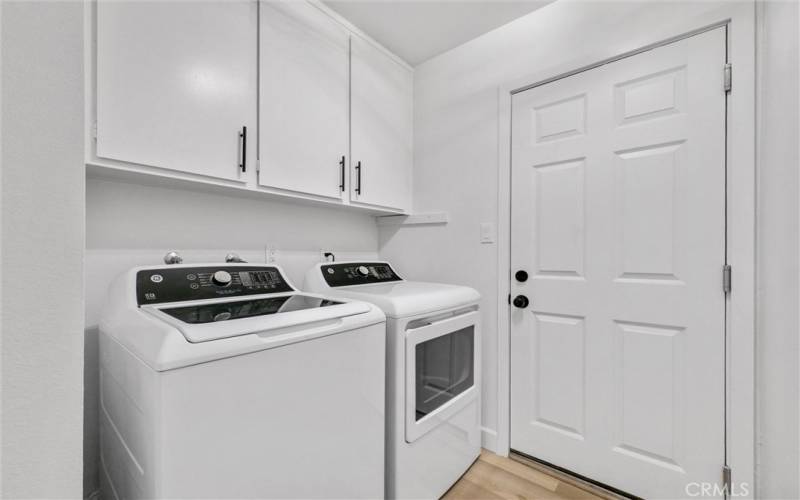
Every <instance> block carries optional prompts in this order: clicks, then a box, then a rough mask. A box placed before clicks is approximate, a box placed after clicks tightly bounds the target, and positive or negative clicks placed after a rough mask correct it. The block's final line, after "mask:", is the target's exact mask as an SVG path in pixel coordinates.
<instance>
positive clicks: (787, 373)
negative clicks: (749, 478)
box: [380, 0, 800, 497]
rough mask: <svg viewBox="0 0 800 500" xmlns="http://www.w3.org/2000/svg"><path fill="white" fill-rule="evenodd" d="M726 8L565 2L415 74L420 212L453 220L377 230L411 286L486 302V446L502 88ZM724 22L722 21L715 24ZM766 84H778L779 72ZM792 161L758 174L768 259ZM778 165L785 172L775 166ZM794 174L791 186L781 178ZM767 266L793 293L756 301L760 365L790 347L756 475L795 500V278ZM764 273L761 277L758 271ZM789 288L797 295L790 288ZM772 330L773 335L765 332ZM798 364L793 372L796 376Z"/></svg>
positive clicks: (780, 35) (385, 252) (490, 435)
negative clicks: (460, 289) (452, 288)
mask: <svg viewBox="0 0 800 500" xmlns="http://www.w3.org/2000/svg"><path fill="white" fill-rule="evenodd" d="M795 8H796V7H795ZM724 9H725V2H711V1H708V2H686V3H681V2H660V1H650V2H619V3H613V2H582V1H571V0H560V1H558V2H555V3H553V4H550V5H548V6H545V7H543V8H542V9H540V10H538V11H536V12H533V13H531V14H529V15H528V16H525V17H523V18H520V19H518V20H516V21H514V22H512V23H510V24H508V25H506V26H503V27H501V28H498V29H497V30H494V31H492V32H490V33H487V34H486V35H484V36H482V37H479V38H477V39H475V40H472V41H470V42H468V43H466V44H464V45H462V46H460V47H457V48H455V49H453V50H451V51H449V52H447V53H445V54H442V55H440V56H438V57H436V58H434V59H432V60H430V61H427V62H425V63H423V64H422V65H420V66H418V67H417V68H416V72H415V86H414V96H415V102H414V106H415V110H414V144H415V158H414V211H415V212H427V211H446V212H448V213H449V215H450V219H451V222H450V223H449V224H447V225H442V226H427V227H425V226H420V227H403V228H393V227H389V228H381V231H380V252H381V255H382V256H383V257H385V258H387V259H389V260H392V261H394V262H396V263H398V264H400V265H401V266H403V267H406V268H407V269H408V271H406V273H407V274H408V277H409V278H411V279H431V280H441V281H446V282H454V283H462V284H466V285H470V286H473V287H475V288H477V289H478V290H479V291H480V292H481V294H482V295H483V297H484V299H483V301H482V304H481V306H482V310H483V313H484V316H485V320H484V325H483V326H484V329H483V332H484V341H483V353H484V365H483V382H484V390H483V404H484V407H483V425H484V428H485V432H484V444H485V445H486V446H489V447H492V446H493V445H494V439H495V431H496V429H497V425H498V406H497V397H498V393H497V372H498V370H499V369H500V370H507V369H508V367H498V366H497V363H496V356H497V332H496V319H497V312H498V311H497V299H498V297H497V293H498V291H497V288H498V285H497V281H496V276H497V273H498V272H502V273H506V272H508V270H506V269H498V265H497V262H498V259H497V249H496V247H495V245H486V244H481V243H480V241H479V223H481V222H493V223H495V224H507V223H508V221H499V220H498V199H497V186H498V154H499V151H498V86H501V85H506V84H508V83H510V82H517V83H519V84H520V85H522V84H523V83H524V81H525V77H526V76H528V75H532V74H534V73H535V74H537V75H557V74H560V73H562V72H564V71H565V70H567V69H574V68H578V67H581V66H583V65H585V64H587V63H588V62H592V61H600V60H602V59H605V58H608V57H612V56H614V55H617V54H620V53H624V52H626V51H629V50H633V49H636V48H638V47H641V46H643V45H646V44H648V43H651V42H653V41H654V38H653V37H655V36H660V37H661V38H667V37H669V36H671V35H677V34H679V33H681V32H684V31H686V29H685V24H686V22H687V21H689V20H693V19H696V18H703V19H704V20H708V19H709V17H714V13H716V12H718V11H722V10H724ZM771 9H775V12H777V11H778V10H779V9H782V10H783V11H785V10H789V9H788V8H787V7H778V6H772V5H769V6H768V7H767V11H770V10H771ZM784 16H785V12H781V13H779V14H776V15H773V16H772V17H774V18H775V19H773V20H772V22H771V24H777V22H778V19H781V20H782V22H781V24H782V26H781V27H780V28H779V27H778V26H777V25H776V26H775V30H776V31H775V39H773V41H772V43H773V45H775V44H778V45H782V46H784V47H787V46H788V45H787V44H789V43H790V42H791V41H792V37H790V36H789V35H788V34H786V33H784V31H791V29H794V30H795V33H794V36H793V40H794V46H795V48H794V50H795V51H796V30H797V24H796V20H795V21H794V25H793V26H794V28H792V25H791V23H792V21H790V20H788V19H783V17H784ZM722 19H724V17H720V19H719V20H722ZM795 19H796V16H795ZM705 22H706V21H703V23H705ZM703 25H704V24H699V25H698V26H697V27H701V26H703ZM676 26H681V28H676ZM779 29H780V31H778V30H779ZM657 39H658V38H656V40H657ZM784 50H785V49H784ZM795 54H796V52H795ZM769 56H770V57H771V59H772V60H771V64H774V65H775V66H774V67H773V70H772V71H773V72H777V71H778V70H779V68H780V66H781V65H784V67H783V68H782V70H783V71H785V70H786V65H788V67H789V68H791V67H792V64H795V68H796V63H797V57H796V55H795V57H794V59H793V63H792V61H789V60H787V59H789V57H788V56H789V54H785V55H783V54H778V53H770V54H769ZM795 71H796V70H795ZM767 78H768V80H771V79H776V78H777V75H771V76H768V77H767ZM734 79H735V77H734ZM528 83H533V82H532V81H531V82H528ZM766 83H768V84H769V83H772V84H774V83H775V82H769V81H768V82H766ZM781 89H782V92H783V93H782V95H783V94H786V93H788V91H789V90H791V89H794V91H795V93H796V89H797V84H796V83H794V87H792V84H791V83H790V82H786V83H784V84H782V85H781ZM772 102H774V107H775V109H773V110H772V111H771V113H770V116H773V117H774V116H775V114H776V112H778V110H779V107H780V106H781V104H780V103H781V102H784V109H782V110H780V112H782V113H786V114H788V113H791V112H794V113H795V114H794V115H787V116H794V117H795V121H796V109H797V107H796V106H794V107H793V108H791V106H785V104H786V102H785V101H782V98H781V97H774V98H773V99H772ZM790 108H791V110H790ZM774 127H775V129H776V134H774V136H775V138H777V137H779V134H778V133H777V132H778V130H777V129H779V128H780V127H781V125H780V124H777V123H776V124H775V125H774ZM781 137H783V139H781V140H782V141H789V142H792V141H794V143H795V144H796V142H797V141H796V137H797V133H796V132H795V133H794V135H792V134H786V135H785V137H784V136H781ZM782 144H783V143H782ZM785 156H786V153H785V150H784V152H781V153H776V154H775V156H773V157H772V158H771V159H769V160H768V159H767V158H762V160H764V161H766V160H768V161H770V163H772V164H774V165H773V167H772V168H770V169H765V168H762V167H763V166H760V167H759V168H762V170H763V171H762V175H761V177H760V182H761V185H760V186H761V187H760V191H759V194H758V197H759V199H760V200H762V202H761V205H760V206H759V209H763V208H765V206H764V204H765V203H767V204H769V205H770V206H771V207H772V210H773V211H775V212H779V211H780V212H781V215H782V216H781V217H780V218H779V219H778V221H776V222H775V223H774V226H770V228H769V229H767V228H766V227H765V226H763V224H762V222H763V218H764V216H765V214H763V213H762V214H760V215H759V225H760V226H761V227H762V230H761V231H762V232H761V233H760V237H762V238H768V239H769V243H768V244H767V243H766V242H765V241H764V242H762V244H761V248H762V250H764V251H766V252H767V253H768V254H769V253H770V252H773V253H774V252H775V250H776V247H777V246H781V245H783V244H784V242H783V241H782V239H781V237H780V235H781V234H794V235H796V234H797V231H798V210H797V204H796V199H795V200H794V202H793V203H792V204H791V205H787V204H786V203H785V202H786V201H787V200H788V199H789V198H792V197H794V198H796V195H797V175H796V168H797V161H786V160H788V158H786V157H785ZM779 161H784V162H785V164H783V165H780V166H778V165H777V163H778V162H779ZM787 175H789V177H785V176H787ZM765 177H766V178H767V179H769V180H768V181H767V179H765ZM787 181H788V182H787ZM776 190H782V191H781V193H780V195H779V199H777V200H774V201H769V202H765V201H764V200H765V199H768V198H770V197H772V196H775V195H777V194H778V193H776V192H774V191H776ZM503 202H505V200H503ZM783 231H789V233H782V232H783ZM764 245H768V247H769V248H765V247H764ZM792 245H793V246H792ZM780 253H781V254H785V258H786V259H787V260H788V261H789V262H793V263H794V264H795V265H796V263H797V258H798V252H797V246H796V239H795V240H793V241H792V243H791V245H789V246H788V247H786V246H781V251H780ZM768 254H767V255H764V254H762V255H761V257H760V262H761V263H762V264H764V263H767V262H768V261H769V260H770V258H771V257H772V255H768ZM782 260H783V259H782ZM770 265H771V266H774V267H775V269H774V270H773V271H772V272H773V275H774V277H773V279H770V280H768V281H764V280H762V281H761V282H760V283H761V286H762V287H769V288H771V289H772V292H771V295H772V294H775V295H777V294H784V293H787V292H788V293H787V295H786V296H784V299H785V303H784V302H781V303H777V302H773V303H771V305H770V307H769V311H767V310H766V308H765V307H766V306H767V305H766V304H765V303H764V300H762V301H761V302H760V306H761V310H760V313H761V314H762V315H764V314H766V315H770V317H771V318H772V319H771V321H770V324H771V327H769V326H768V325H766V324H765V323H764V321H761V322H760V323H759V326H760V329H759V332H758V337H759V340H758V341H759V346H760V351H759V355H760V358H759V359H761V361H762V362H767V361H768V360H765V359H763V358H764V357H765V356H766V357H767V358H769V359H771V358H772V356H773V355H775V354H776V353H777V351H781V349H783V350H782V351H781V353H782V354H781V355H780V357H779V359H780V360H781V362H780V363H779V366H776V367H775V368H774V370H773V369H768V368H766V369H765V368H764V367H762V370H761V371H760V372H759V375H760V377H761V380H760V384H761V385H760V386H759V394H760V401H761V405H762V408H763V409H764V410H765V411H764V412H762V414H761V418H762V422H761V423H762V428H761V429H760V430H761V439H762V446H761V449H760V452H759V453H760V460H761V469H760V473H761V477H764V476H765V474H766V473H765V468H766V467H767V466H768V467H769V468H770V470H771V473H770V476H769V477H770V478H772V479H773V481H772V484H773V485H775V486H767V485H761V486H760V488H761V490H760V491H763V492H764V493H769V494H776V495H777V494H778V492H781V491H782V492H789V493H791V495H789V494H787V496H794V497H797V496H798V494H800V492H798V489H797V486H796V481H794V485H792V481H790V480H787V479H779V478H788V477H793V478H796V476H797V472H798V462H797V454H796V451H797V447H798V443H797V435H796V431H797V424H796V422H797V421H798V415H797V410H796V408H797V406H796V401H797V396H798V385H797V384H798V378H797V372H796V365H797V362H798V359H797V353H796V342H797V328H796V324H797V318H796V315H797V304H798V301H797V294H796V284H797V281H796V280H797V272H792V269H793V268H792V267H791V264H790V265H789V268H784V269H781V270H779V269H778V266H779V265H778V264H776V263H774V262H773V264H770ZM760 270H761V271H763V266H761V268H760ZM781 271H785V273H786V276H789V275H791V278H788V277H784V275H779V273H780V272H781ZM792 283H793V284H794V285H793V286H794V289H793V290H792V289H791V288H790V287H789V285H790V284H792ZM763 292H764V290H762V294H763ZM788 316H791V318H790V317H788ZM778 325H783V330H782V331H778V330H780V327H778ZM765 328H776V330H775V331H773V330H769V331H768V330H765ZM768 346H771V351H772V352H767V351H769V350H770V347H768ZM791 349H795V350H794V351H792V350H791ZM792 363H793V365H794V367H795V368H794V370H790V366H791V365H792ZM770 377H771V378H772V379H780V382H779V383H778V382H777V381H776V380H769V378H770ZM768 380H769V382H768ZM767 401H769V402H770V403H771V404H770V403H768V402H767ZM787 402H794V404H789V403H787ZM781 405H782V406H781ZM779 406H780V407H781V408H783V410H784V411H786V414H785V415H782V416H780V417H779V416H778V414H777V412H778V411H779ZM767 408H769V409H768V410H767ZM784 419H785V420H784ZM767 420H772V422H771V423H775V424H781V425H783V426H784V427H778V428H774V427H773V428H771V427H769V426H767V425H766V423H767ZM789 421H793V422H795V425H794V426H793V430H792V431H789V430H788V429H786V426H785V424H786V422H789ZM786 431H788V432H789V433H788V438H789V439H787V442H786V444H785V446H784V448H786V449H787V450H788V449H789V448H791V449H793V450H795V452H794V453H788V454H787V453H784V452H785V451H787V450H784V449H782V447H779V446H773V444H774V442H775V441H776V440H779V439H782V438H783V437H786V436H787V434H786ZM768 436H769V437H768ZM768 442H769V443H771V444H767V443H768ZM780 458H783V462H780V461H779V459H780ZM771 488H775V489H771Z"/></svg>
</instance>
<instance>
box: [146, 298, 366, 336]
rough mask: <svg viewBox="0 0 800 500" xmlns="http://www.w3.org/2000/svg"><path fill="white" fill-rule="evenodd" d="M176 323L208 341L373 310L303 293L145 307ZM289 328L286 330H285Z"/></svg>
mask: <svg viewBox="0 0 800 500" xmlns="http://www.w3.org/2000/svg"><path fill="white" fill-rule="evenodd" d="M142 309H143V310H146V311H147V312H149V313H150V314H153V315H154V316H156V317H157V318H159V319H161V320H162V321H165V322H167V323H169V324H171V325H172V326H174V327H176V328H177V329H178V330H180V332H181V333H182V334H183V336H184V337H186V340H188V341H189V342H193V343H196V342H208V341H212V340H220V339H225V338H230V337H236V336H240V335H248V334H252V333H258V334H259V335H261V336H268V335H269V332H270V331H274V330H279V329H286V328H290V327H294V326H301V325H308V324H310V323H317V322H321V321H325V320H335V319H339V318H344V317H348V316H354V315H357V314H363V313H366V312H368V311H369V310H370V308H369V305H368V304H363V303H358V302H339V301H336V300H331V299H328V298H324V297H315V296H311V295H303V294H281V295H269V296H260V297H253V298H247V299H242V298H241V297H238V298H236V299H228V300H211V301H208V300H205V301H195V302H191V303H181V304H168V305H160V306H146V307H143V308H142ZM284 331H285V330H284Z"/></svg>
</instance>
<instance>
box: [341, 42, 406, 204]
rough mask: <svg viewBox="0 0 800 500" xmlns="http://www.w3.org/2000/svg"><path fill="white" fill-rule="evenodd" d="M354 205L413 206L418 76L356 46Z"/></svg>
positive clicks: (368, 48)
mask: <svg viewBox="0 0 800 500" xmlns="http://www.w3.org/2000/svg"><path fill="white" fill-rule="evenodd" d="M351 50H352V52H351V64H352V67H351V89H352V94H351V101H352V107H351V112H352V117H351V134H352V135H351V145H352V159H351V163H350V165H351V170H352V175H353V182H351V183H350V186H351V187H350V189H351V195H350V196H351V200H352V201H353V202H354V203H359V204H369V205H377V206H383V207H389V208H395V209H401V210H406V209H408V208H409V204H410V192H411V164H412V151H411V146H412V136H411V132H412V128H411V127H412V125H411V123H412V118H413V117H412V113H413V104H412V88H413V76H412V73H411V71H410V70H409V69H408V68H405V67H403V66H401V65H400V64H398V63H397V62H395V61H394V60H392V59H391V58H390V57H389V56H387V55H386V54H384V53H383V52H381V51H379V50H378V49H377V48H375V47H374V46H373V45H371V44H370V43H368V42H366V41H364V40H362V39H360V38H358V37H355V36H354V37H353V38H352V41H351Z"/></svg>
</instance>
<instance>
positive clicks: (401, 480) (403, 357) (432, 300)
mask: <svg viewBox="0 0 800 500" xmlns="http://www.w3.org/2000/svg"><path fill="white" fill-rule="evenodd" d="M304 288H305V289H306V290H308V291H313V292H318V293H323V294H325V295H328V296H332V297H337V298H348V299H355V300H359V301H364V302H370V303H372V304H375V305H376V306H378V307H380V308H381V310H383V312H384V313H385V314H386V317H387V322H386V328H387V335H386V369H387V374H386V418H387V420H386V496H387V498H416V499H420V498H439V497H441V496H442V495H443V494H444V493H445V492H446V491H447V490H448V489H449V488H450V487H451V486H452V485H453V484H454V483H455V482H456V481H457V480H458V479H459V478H460V477H461V475H462V474H463V473H464V472H465V471H466V470H467V469H468V468H469V467H470V465H471V464H472V463H473V462H474V461H475V459H476V458H477V457H478V455H479V454H480V346H481V340H480V324H481V322H480V312H479V308H478V301H479V299H480V295H479V294H478V292H477V291H475V290H473V289H472V288H468V287H464V286H455V285H446V284H439V283H426V282H416V281H406V280H404V279H403V278H401V277H400V276H399V275H398V274H397V272H396V271H395V269H394V268H393V267H392V265H391V264H389V263H388V262H331V263H322V264H318V265H316V266H314V267H313V268H311V269H310V270H309V271H308V273H307V274H306V278H305V284H304Z"/></svg>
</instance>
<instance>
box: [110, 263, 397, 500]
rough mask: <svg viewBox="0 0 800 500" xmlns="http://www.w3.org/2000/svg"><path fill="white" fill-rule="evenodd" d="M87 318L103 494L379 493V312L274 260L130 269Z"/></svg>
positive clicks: (381, 355)
mask: <svg viewBox="0 0 800 500" xmlns="http://www.w3.org/2000/svg"><path fill="white" fill-rule="evenodd" d="M107 299H108V303H107V306H106V308H105V312H104V315H103V318H102V321H101V323H100V333H101V335H100V376H101V379H100V380H101V382H100V385H101V399H100V403H101V404H100V406H101V410H100V412H101V416H100V421H101V430H100V433H101V467H102V469H101V475H102V479H101V482H102V489H103V498H105V499H107V500H110V499H118V498H304V499H305V498H379V497H381V496H382V495H383V492H384V466H383V458H384V421H385V401H384V390H385V389H384V385H385V383H384V374H385V361H384V360H385V336H386V333H385V328H386V326H385V317H384V314H383V313H382V312H381V311H380V309H378V308H377V307H375V306H373V305H371V304H369V303H365V302H359V301H354V300H349V299H346V298H342V297H337V298H329V297H324V296H320V295H315V294H306V293H301V292H298V291H297V290H296V289H295V287H294V286H293V285H292V284H291V283H290V282H289V280H287V278H286V277H285V275H284V273H283V272H282V271H281V269H280V268H279V267H277V266H273V265H258V264H246V263H241V264H222V265H220V264H203V265H168V266H155V267H139V268H135V269H132V270H130V271H128V272H126V273H124V274H123V275H121V276H120V277H119V278H117V279H116V280H115V281H114V282H113V284H112V285H111V288H110V290H109V294H108V298H107Z"/></svg>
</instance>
